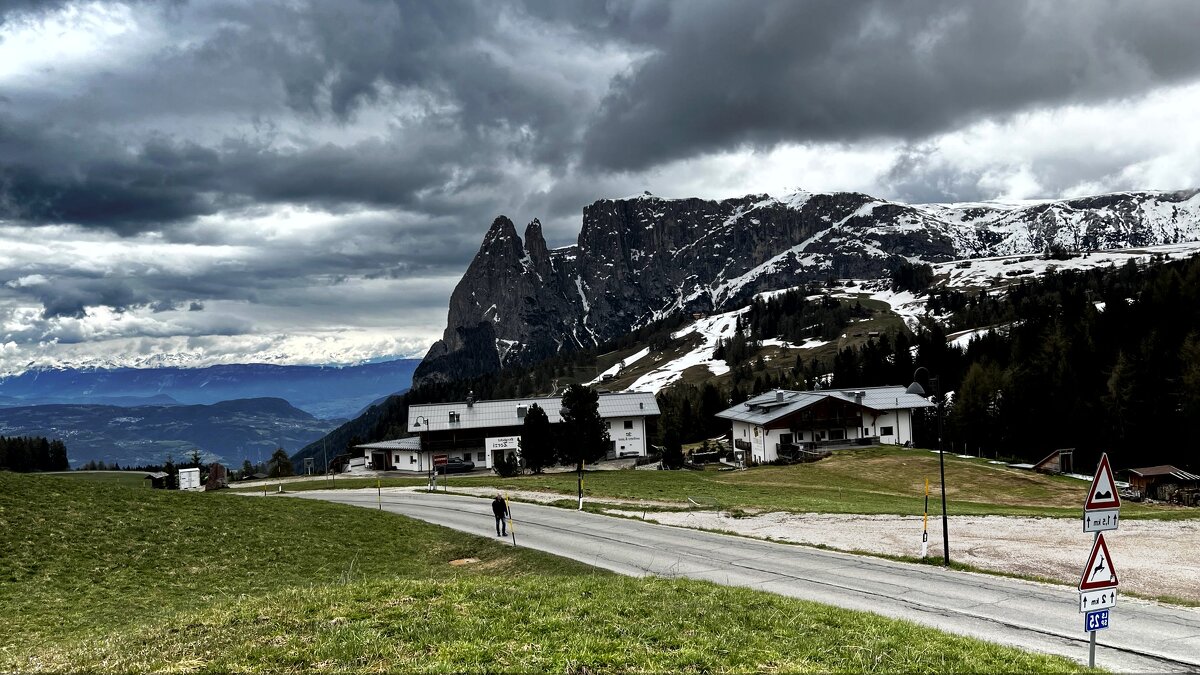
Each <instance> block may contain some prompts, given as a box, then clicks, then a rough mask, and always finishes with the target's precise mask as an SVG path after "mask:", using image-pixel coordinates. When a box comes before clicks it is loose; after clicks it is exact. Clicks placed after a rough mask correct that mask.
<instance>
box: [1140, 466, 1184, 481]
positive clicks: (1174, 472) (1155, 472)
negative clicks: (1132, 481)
mask: <svg viewBox="0 0 1200 675" xmlns="http://www.w3.org/2000/svg"><path fill="white" fill-rule="evenodd" d="M1129 473H1132V474H1137V475H1139V476H1141V477H1143V478H1149V477H1151V476H1171V477H1172V478H1176V479H1178V480H1200V476H1197V475H1196V474H1194V473H1188V472H1187V471H1184V470H1183V469H1180V468H1178V467H1174V466H1171V465H1170V464H1160V465H1159V466H1146V467H1142V468H1140V469H1130V470H1129Z"/></svg>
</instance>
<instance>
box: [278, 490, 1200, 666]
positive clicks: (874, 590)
mask: <svg viewBox="0 0 1200 675" xmlns="http://www.w3.org/2000/svg"><path fill="white" fill-rule="evenodd" d="M291 496H293V497H297V498H303V499H320V500H325V501H331V502H338V503H342V504H351V505H355V506H363V507H367V508H378V504H377V501H376V499H377V496H376V493H375V491H374V490H326V491H313V492H302V493H296V494H292V495H291ZM382 502H383V509H384V510H385V511H391V512H393V513H400V514H403V515H406V516H409V517H412V518H417V519H419V520H424V521H427V522H430V523H435V524H437V525H442V526H445V527H449V528H452V529H455V530H460V531H463V532H468V533H471V534H477V535H481V536H492V537H494V536H495V529H494V528H493V520H492V516H491V510H490V505H489V503H488V500H486V499H478V498H474V497H465V496H459V495H446V494H427V493H423V492H413V491H402V490H390V491H389V490H385V491H384V492H383V498H382ZM512 510H513V516H514V520H515V523H516V539H517V544H518V545H520V546H527V547H530V548H535V549H538V550H542V551H546V552H548V553H553V554H556V555H560V556H563V557H567V558H573V559H575V560H579V561H581V562H585V563H588V564H591V565H595V566H597V567H602V568H605V569H609V570H612V571H614V572H619V573H621V574H628V575H633V576H644V575H656V576H663V577H687V578H690V579H704V580H707V581H712V582H715V583H719V584H726V585H731V586H745V587H749V588H756V589H759V590H764V591H770V592H773V593H779V594H781V595H787V596H791V597H795V598H803V599H805V600H814V601H816V602H823V603H828V604H831V605H836V606H839V607H846V608H849V609H858V610H866V611H870V612H875V613H877V614H882V615H885V616H890V617H896V618H901V619H908V620H910V621H914V622H916V623H919V624H924V625H927V626H932V627H934V628H939V629H942V630H945V631H949V632H952V633H959V634H962V635H969V636H971V637H976V638H980V639H984V640H989V641H992V642H998V643H1002V644H1009V645H1015V646H1019V647H1022V648H1025V649H1031V650H1036V651H1041V652H1047V653H1051V654H1060V655H1063V656H1066V657H1068V658H1072V659H1075V660H1077V661H1080V662H1082V663H1086V662H1087V652H1088V640H1087V638H1088V636H1087V633H1084V632H1083V615H1082V614H1080V613H1079V611H1078V606H1077V603H1078V594H1077V593H1076V592H1075V590H1074V589H1073V588H1070V587H1066V586H1055V585H1050V584H1040V583H1034V582H1029V581H1022V580H1018V579H1008V578H1005V577H996V576H991V575H984V574H972V573H967V572H953V571H948V570H943V569H941V568H937V567H927V566H923V565H912V564H905V563H897V562H891V561H888V560H882V559H879V558H870V557H865V556H856V555H850V554H845V553H836V552H832V551H823V550H820V549H813V548H806V547H802V546H794V545H789V544H777V543H773V542H767V541H759V540H755V539H747V538H743V537H735V536H729V535H722V534H715V533H711V532H703V531H699V530H689V529H684V528H676V527H669V526H665V525H657V524H653V523H646V522H642V521H638V520H629V519H624V518H613V517H608V516H602V515H597V514H592V513H585V512H578V511H571V510H566V509H560V508H554V507H549V506H537V505H533V504H524V503H517V504H513V505H512ZM505 541H508V542H511V541H512V540H511V538H510V539H507V540H505ZM1097 645H1098V646H1097V648H1096V665H1097V666H1100V667H1103V668H1108V669H1111V670H1115V671H1121V672H1168V671H1175V672H1196V671H1200V609H1196V608H1183V607H1176V606H1168V605H1162V604H1158V603H1153V602H1148V601H1142V600H1136V599H1132V598H1129V597H1122V598H1120V600H1119V602H1118V603H1117V606H1116V608H1114V609H1113V610H1112V624H1111V627H1110V628H1109V629H1107V630H1103V631H1099V632H1098V633H1097Z"/></svg>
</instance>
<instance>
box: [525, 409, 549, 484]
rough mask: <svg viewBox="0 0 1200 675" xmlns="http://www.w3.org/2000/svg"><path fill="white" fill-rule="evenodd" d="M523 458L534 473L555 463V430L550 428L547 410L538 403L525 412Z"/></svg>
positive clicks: (526, 465)
mask: <svg viewBox="0 0 1200 675" xmlns="http://www.w3.org/2000/svg"><path fill="white" fill-rule="evenodd" d="M521 459H522V460H524V462H525V467H526V468H528V469H529V470H530V471H532V472H533V473H541V472H542V469H544V468H546V467H547V466H550V465H551V464H553V463H554V431H553V429H551V428H550V418H548V417H546V411H545V410H543V409H542V407H541V406H540V405H538V404H536V403H534V404H533V405H531V406H529V412H527V413H525V424H524V427H523V428H522V430H521Z"/></svg>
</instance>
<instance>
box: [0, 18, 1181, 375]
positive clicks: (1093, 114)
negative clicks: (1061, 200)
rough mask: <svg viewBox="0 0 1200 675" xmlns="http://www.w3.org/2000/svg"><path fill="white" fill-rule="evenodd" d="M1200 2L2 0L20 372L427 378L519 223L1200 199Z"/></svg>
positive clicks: (2, 189)
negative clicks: (456, 306) (792, 197)
mask: <svg viewBox="0 0 1200 675" xmlns="http://www.w3.org/2000/svg"><path fill="white" fill-rule="evenodd" d="M1197 26H1200V2H1193V1H1192V0H1180V1H1177V2H1171V1H1166V0H1156V1H1155V2H1144V1H1143V0H1131V1H1129V2H1112V1H1106V0H1080V1H1077V2H1076V1H1070V0H1046V1H1045V2H1019V1H1018V0H1005V1H1004V2H996V1H991V0H981V1H979V2H963V1H961V0H946V1H936V0H930V1H912V2H907V1H892V0H888V1H883V2H853V1H848V0H831V1H829V2H802V1H800V0H783V1H781V2H754V1H753V0H737V1H734V0H728V1H726V2H706V1H703V0H686V1H681V2H678V3H662V2H634V1H629V2H626V1H621V0H610V1H609V2H601V1H599V0H581V1H579V2H572V1H568V0H544V1H530V2H504V1H498V0H480V1H479V2H459V1H455V0H423V1H419V2H412V3H409V2H383V1H362V2H359V1H356V0H337V1H336V2H333V1H314V2H306V1H305V0H287V1H286V2H270V1H268V0H245V1H243V2H232V1H224V0H214V1H210V2H188V1H186V0H177V1H174V2H167V1H165V0H164V1H156V2H144V3H143V2H129V3H118V2H85V3H77V2H54V1H49V2H39V1H36V0H0V372H15V371H20V370H21V369H23V368H25V367H27V366H28V365H30V364H73V365H81V364H97V363H119V364H154V363H186V364H194V365H206V364H210V363H218V362H225V363H231V362H259V361H268V362H276V363H348V362H357V361H360V360H363V359H371V358H384V357H394V356H420V355H422V354H423V353H424V351H425V349H427V348H428V346H429V344H430V343H431V342H432V341H433V340H434V339H436V338H437V337H438V336H439V335H440V332H441V330H442V329H443V328H444V325H445V319H446V306H447V301H448V298H449V294H450V291H451V289H452V288H453V286H454V284H455V282H456V281H457V280H458V278H459V276H460V275H461V274H462V272H463V270H464V269H465V268H466V265H467V263H468V262H469V261H470V259H471V257H472V256H473V255H474V253H475V251H476V249H477V248H478V245H479V243H480V241H481V239H482V237H483V233H484V232H485V230H486V229H487V227H488V225H489V224H490V223H491V221H492V219H493V218H494V217H495V216H496V215H498V214H505V215H507V216H509V217H510V218H512V219H513V220H514V221H516V222H517V223H518V225H519V226H523V225H524V223H525V222H527V221H529V220H531V219H533V218H535V217H536V218H540V219H541V221H542V223H543V224H544V226H545V229H546V234H547V237H548V239H549V243H550V245H551V246H559V245H564V244H568V243H572V242H573V240H574V237H575V235H576V234H577V232H578V229H579V226H580V214H581V211H582V208H583V207H584V206H585V205H586V204H588V203H590V202H592V201H594V200H596V199H599V198H604V197H620V196H626V195H630V194H636V193H639V192H641V191H643V190H649V191H651V192H653V193H655V194H658V195H661V196H667V197H685V196H700V197H708V198H723V197H729V196H738V195H743V194H749V193H763V192H767V193H771V194H777V195H779V194H783V193H786V192H787V191H789V190H791V189H795V188H804V189H808V190H813V191H824V190H858V191H863V192H867V193H870V194H873V195H876V196H879V197H884V198H890V199H897V200H904V201H912V202H929V201H953V200H979V199H996V198H1008V199H1011V198H1047V197H1060V196H1074V195H1080V194H1092V193H1098V192H1105V191H1111V190H1123V189H1180V188H1189V187H1197V186H1200V115H1197V111H1200V36H1197V34H1196V28H1197Z"/></svg>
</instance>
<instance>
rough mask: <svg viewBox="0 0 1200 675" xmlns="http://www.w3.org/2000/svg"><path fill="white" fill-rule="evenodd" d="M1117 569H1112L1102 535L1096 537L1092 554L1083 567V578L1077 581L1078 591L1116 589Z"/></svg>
mask: <svg viewBox="0 0 1200 675" xmlns="http://www.w3.org/2000/svg"><path fill="white" fill-rule="evenodd" d="M1117 583H1118V582H1117V569H1116V568H1115V567H1113V563H1112V556H1111V555H1109V554H1108V544H1105V543H1104V533H1103V532H1101V533H1100V536H1099V537H1096V543H1095V544H1092V554H1091V555H1090V556H1088V562H1087V564H1086V565H1084V566H1083V576H1082V577H1081V578H1080V579H1079V590H1081V591H1098V590H1100V589H1102V588H1116V587H1117Z"/></svg>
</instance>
